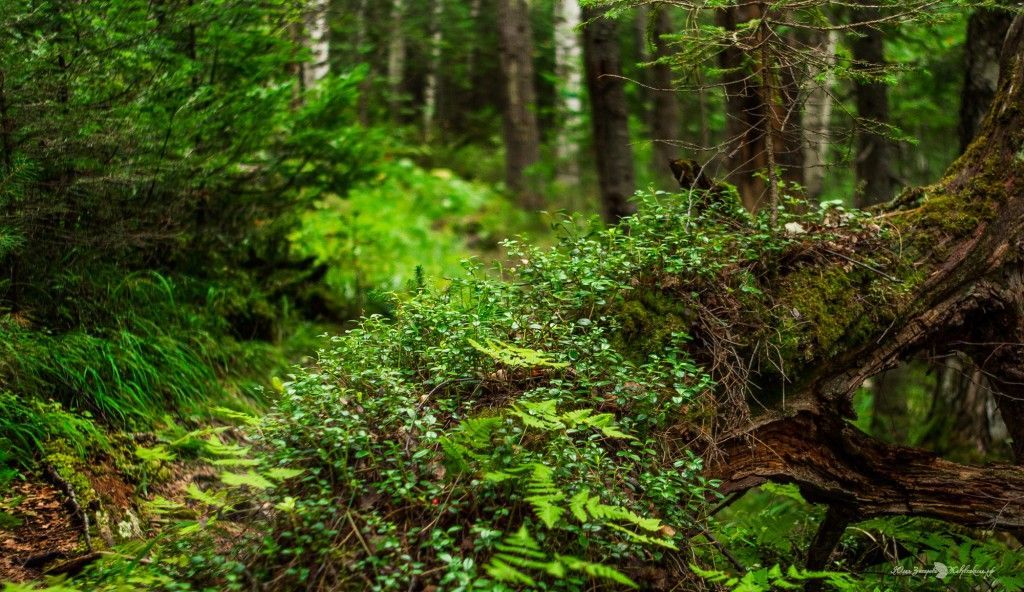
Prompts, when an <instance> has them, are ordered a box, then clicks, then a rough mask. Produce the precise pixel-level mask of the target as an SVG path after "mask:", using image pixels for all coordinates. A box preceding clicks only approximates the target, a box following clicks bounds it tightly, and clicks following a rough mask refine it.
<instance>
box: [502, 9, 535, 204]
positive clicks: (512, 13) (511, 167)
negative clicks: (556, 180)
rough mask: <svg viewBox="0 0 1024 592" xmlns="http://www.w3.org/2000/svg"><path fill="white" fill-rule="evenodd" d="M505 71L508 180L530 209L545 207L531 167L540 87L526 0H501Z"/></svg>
mask: <svg viewBox="0 0 1024 592" xmlns="http://www.w3.org/2000/svg"><path fill="white" fill-rule="evenodd" d="M498 28H499V39H500V45H501V47H500V49H501V58H500V61H501V72H502V77H503V79H504V80H503V82H504V90H505V93H504V103H505V104H504V131H505V134H504V135H505V180H506V183H508V187H509V190H511V191H512V193H513V194H514V195H515V196H516V198H517V200H518V201H519V204H520V205H521V206H522V207H523V208H525V209H527V210H536V209H538V208H540V207H541V205H542V204H541V201H540V195H539V192H538V191H537V190H536V187H535V186H534V184H533V183H531V182H530V180H529V179H527V169H529V168H530V167H531V166H533V165H534V164H536V163H537V162H538V161H539V160H540V132H539V130H538V129H537V114H536V113H535V111H534V109H535V107H536V94H537V93H536V90H535V88H534V80H533V75H534V74H533V30H532V29H531V26H530V12H529V8H528V6H527V4H526V0H498Z"/></svg>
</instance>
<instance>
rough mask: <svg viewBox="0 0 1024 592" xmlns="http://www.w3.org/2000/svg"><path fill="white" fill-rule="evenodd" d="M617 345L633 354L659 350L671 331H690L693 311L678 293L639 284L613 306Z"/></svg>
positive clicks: (665, 342)
mask: <svg viewBox="0 0 1024 592" xmlns="http://www.w3.org/2000/svg"><path fill="white" fill-rule="evenodd" d="M613 315H614V316H615V317H617V318H618V320H619V323H620V325H619V326H620V330H619V335H618V341H619V343H618V345H619V346H620V347H619V349H620V350H621V351H623V352H624V353H626V354H627V355H629V356H631V357H635V358H638V359H639V358H643V357H646V355H647V354H649V353H651V352H655V351H660V350H663V349H664V348H665V347H666V346H667V345H668V344H669V343H670V342H671V340H672V339H673V335H674V334H678V333H687V334H689V333H690V332H691V329H692V327H693V322H694V320H695V319H696V315H695V313H694V310H693V308H692V307H690V306H688V304H687V302H686V300H685V298H680V296H679V295H678V294H673V293H671V292H664V291H661V290H658V289H655V288H650V287H643V288H638V289H637V290H635V291H633V292H630V293H629V294H628V295H627V296H626V298H625V299H624V300H623V301H622V302H621V303H620V304H619V305H618V306H617V307H616V309H615V310H614V311H613Z"/></svg>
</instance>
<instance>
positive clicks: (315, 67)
mask: <svg viewBox="0 0 1024 592" xmlns="http://www.w3.org/2000/svg"><path fill="white" fill-rule="evenodd" d="M329 6H330V1H329V0H311V1H310V2H309V4H308V6H307V7H306V14H305V15H304V20H305V24H306V35H305V37H304V39H305V42H306V43H305V45H306V48H307V49H308V50H309V53H310V60H309V61H308V62H307V63H305V64H303V66H302V86H303V87H304V88H307V89H309V88H313V87H314V86H316V84H317V83H318V82H320V80H321V79H322V78H323V77H324V76H327V73H328V72H329V71H330V62H329V60H330V45H331V35H330V32H331V29H330V24H329V23H328V22H327V9H328V7H329Z"/></svg>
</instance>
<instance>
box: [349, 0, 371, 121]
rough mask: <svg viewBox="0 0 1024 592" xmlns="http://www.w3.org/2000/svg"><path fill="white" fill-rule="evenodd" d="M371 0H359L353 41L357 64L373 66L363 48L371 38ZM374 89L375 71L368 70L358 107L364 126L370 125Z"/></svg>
mask: <svg viewBox="0 0 1024 592" xmlns="http://www.w3.org/2000/svg"><path fill="white" fill-rule="evenodd" d="M369 2H370V0H359V7H358V8H357V9H356V35H355V38H354V39H353V40H352V42H353V45H354V46H355V51H354V52H353V53H354V54H355V62H356V63H359V64H367V65H368V66H369V65H370V64H371V62H370V60H367V59H365V58H364V56H363V46H364V45H366V40H367V39H368V38H369V34H368V28H369V22H368V17H367V10H368V9H369ZM372 88H373V70H372V68H368V70H367V72H366V78H363V80H362V81H361V82H360V83H359V103H358V105H357V106H356V111H357V114H358V117H359V123H361V124H363V125H369V124H370V91H371V89H372Z"/></svg>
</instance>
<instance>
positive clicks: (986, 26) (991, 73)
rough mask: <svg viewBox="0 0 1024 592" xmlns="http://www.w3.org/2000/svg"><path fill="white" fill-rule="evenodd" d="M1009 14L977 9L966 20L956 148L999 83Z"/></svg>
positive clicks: (967, 138) (973, 130) (969, 135)
mask: <svg viewBox="0 0 1024 592" xmlns="http://www.w3.org/2000/svg"><path fill="white" fill-rule="evenodd" d="M1012 20H1013V15H1012V14H1011V13H1010V12H1007V11H1005V10H993V9H987V8H979V9H978V10H976V11H974V13H973V14H972V15H971V18H970V20H969V21H968V23H967V43H966V53H967V56H966V58H967V60H966V64H965V68H964V88H963V93H962V94H961V95H960V150H961V151H963V150H966V149H967V145H968V144H970V143H971V140H973V139H974V137H975V136H976V135H977V133H978V126H979V125H981V120H982V118H983V117H985V113H987V112H988V108H989V106H990V105H991V104H992V99H993V98H995V96H996V87H997V86H998V84H999V51H1000V49H1002V47H1003V39H1005V38H1006V31H1007V29H1009V28H1010V21H1012Z"/></svg>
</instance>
